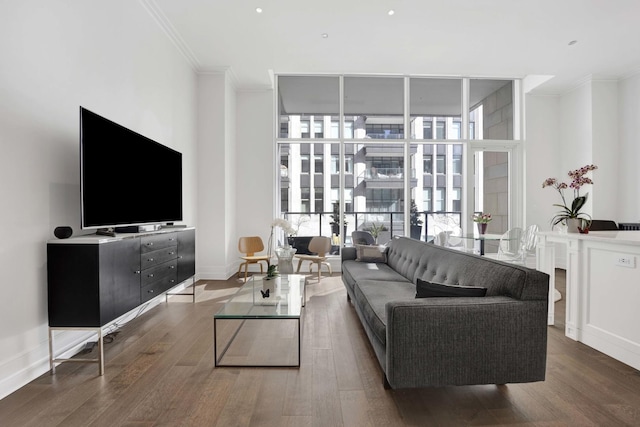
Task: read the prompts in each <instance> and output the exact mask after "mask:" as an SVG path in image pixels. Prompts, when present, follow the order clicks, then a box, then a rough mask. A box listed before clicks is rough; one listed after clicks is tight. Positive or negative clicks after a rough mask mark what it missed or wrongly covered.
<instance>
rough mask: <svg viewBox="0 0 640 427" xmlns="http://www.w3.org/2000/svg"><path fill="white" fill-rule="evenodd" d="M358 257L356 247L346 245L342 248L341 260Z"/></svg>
mask: <svg viewBox="0 0 640 427" xmlns="http://www.w3.org/2000/svg"><path fill="white" fill-rule="evenodd" d="M357 257H358V253H357V251H356V248H354V247H346V248H342V261H349V260H354V259H356V258H357Z"/></svg>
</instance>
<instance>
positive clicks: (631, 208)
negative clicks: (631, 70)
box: [615, 74, 640, 222]
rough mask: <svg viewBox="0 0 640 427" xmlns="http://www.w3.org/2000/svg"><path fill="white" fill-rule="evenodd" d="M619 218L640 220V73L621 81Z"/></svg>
mask: <svg viewBox="0 0 640 427" xmlns="http://www.w3.org/2000/svg"><path fill="white" fill-rule="evenodd" d="M618 117H619V153H620V155H619V160H620V161H619V168H620V169H619V175H618V178H619V180H618V182H617V183H616V187H615V188H617V189H618V194H619V196H618V211H619V215H618V220H619V221H620V222H640V167H639V165H640V74H635V75H634V76H631V77H628V78H626V79H624V80H622V81H620V82H619V85H618Z"/></svg>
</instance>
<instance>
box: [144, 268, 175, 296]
mask: <svg viewBox="0 0 640 427" xmlns="http://www.w3.org/2000/svg"><path fill="white" fill-rule="evenodd" d="M175 285H177V283H176V275H175V274H173V275H171V276H165V277H162V278H161V279H159V280H157V281H155V282H153V283H151V284H149V285H147V286H143V287H142V288H140V300H141V301H142V302H146V301H149V300H150V299H152V298H155V297H157V296H158V295H160V294H161V293H163V292H165V291H167V290H169V289H171V288H172V287H174V286H175Z"/></svg>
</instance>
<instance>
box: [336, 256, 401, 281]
mask: <svg viewBox="0 0 640 427" xmlns="http://www.w3.org/2000/svg"><path fill="white" fill-rule="evenodd" d="M342 271H343V272H346V273H348V274H349V275H350V276H351V277H353V278H354V280H355V281H356V282H359V281H361V280H381V281H385V282H386V281H389V282H394V281H396V282H400V281H404V282H408V280H407V278H406V277H404V276H403V275H401V274H400V273H398V272H396V271H395V270H394V269H392V268H391V267H389V266H388V265H387V264H385V263H381V262H376V263H374V262H360V261H343V263H342Z"/></svg>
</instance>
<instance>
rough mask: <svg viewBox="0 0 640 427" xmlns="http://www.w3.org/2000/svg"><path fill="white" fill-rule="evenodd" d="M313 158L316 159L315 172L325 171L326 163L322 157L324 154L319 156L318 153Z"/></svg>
mask: <svg viewBox="0 0 640 427" xmlns="http://www.w3.org/2000/svg"><path fill="white" fill-rule="evenodd" d="M313 160H314V171H313V172H314V173H316V174H318V173H324V169H323V167H324V166H323V165H324V162H323V157H322V156H318V155H316V156H314V158H313Z"/></svg>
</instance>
